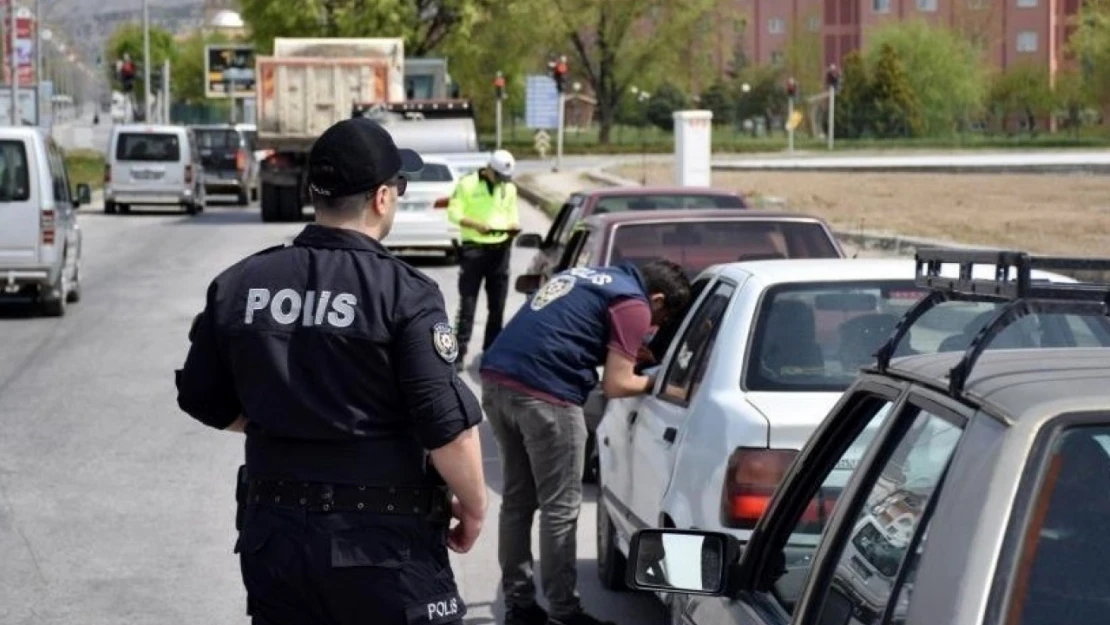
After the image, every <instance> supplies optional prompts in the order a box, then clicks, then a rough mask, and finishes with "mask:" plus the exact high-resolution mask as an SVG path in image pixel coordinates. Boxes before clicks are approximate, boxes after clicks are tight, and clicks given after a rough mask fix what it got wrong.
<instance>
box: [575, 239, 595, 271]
mask: <svg viewBox="0 0 1110 625" xmlns="http://www.w3.org/2000/svg"><path fill="white" fill-rule="evenodd" d="M590 239H591V237H590V233H589V231H585V233H584V234H583V236H582V244H581V245H580V246H578V250H577V252H575V256H574V262H573V263H571V266H572V267H589V266H590V264H591V263H593V262H594V260H595V259H594V248H595V247H597V246H596V245H594V242H593V241H591V240H590Z"/></svg>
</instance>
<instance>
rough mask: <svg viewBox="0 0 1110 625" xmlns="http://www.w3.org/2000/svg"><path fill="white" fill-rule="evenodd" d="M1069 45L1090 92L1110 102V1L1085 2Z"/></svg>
mask: <svg viewBox="0 0 1110 625" xmlns="http://www.w3.org/2000/svg"><path fill="white" fill-rule="evenodd" d="M1068 46H1069V47H1070V49H1071V52H1072V53H1073V54H1075V56H1076V57H1077V58H1078V59H1079V63H1080V66H1081V67H1082V72H1083V74H1082V76H1083V80H1084V83H1085V84H1086V86H1087V87H1086V88H1087V89H1088V90H1089V92H1090V93H1091V94H1093V95H1094V96H1096V97H1097V99H1098V100H1100V101H1102V102H1105V101H1107V100H1108V99H1110V0H1086V2H1084V3H1083V5H1082V7H1081V8H1080V10H1079V25H1078V28H1077V29H1076V31H1075V34H1073V35H1072V36H1071V39H1069V41H1068Z"/></svg>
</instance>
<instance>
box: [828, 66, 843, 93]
mask: <svg viewBox="0 0 1110 625" xmlns="http://www.w3.org/2000/svg"><path fill="white" fill-rule="evenodd" d="M825 86H826V87H828V88H829V89H839V88H840V68H838V67H837V66H836V64H835V63H834V64H832V65H829V69H828V71H827V72H825Z"/></svg>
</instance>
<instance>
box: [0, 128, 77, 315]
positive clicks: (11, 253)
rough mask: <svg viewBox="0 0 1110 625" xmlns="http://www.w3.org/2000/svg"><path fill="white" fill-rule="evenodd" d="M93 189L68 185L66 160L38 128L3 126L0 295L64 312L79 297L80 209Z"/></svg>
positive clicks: (50, 312) (0, 143) (0, 151)
mask: <svg viewBox="0 0 1110 625" xmlns="http://www.w3.org/2000/svg"><path fill="white" fill-rule="evenodd" d="M90 195H91V190H90V189H89V186H88V185H86V184H79V185H77V188H76V194H74V193H73V187H71V186H70V183H69V174H68V173H67V172H66V166H65V159H64V158H63V156H62V151H61V149H59V148H58V146H57V144H56V143H54V140H53V139H52V138H50V136H49V135H48V134H46V132H45V131H44V130H42V129H40V128H27V127H24V128H12V127H8V128H0V297H2V298H3V299H15V300H23V301H28V302H35V303H37V304H39V305H40V306H41V307H42V310H43V312H44V313H46V314H47V315H51V316H61V315H64V314H65V311H66V304H68V303H72V302H76V301H78V300H79V299H80V298H81V230H80V229H79V228H78V226H77V214H76V209H77V207H78V206H80V205H82V204H87V203H88V202H89V199H90Z"/></svg>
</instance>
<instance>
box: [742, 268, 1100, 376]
mask: <svg viewBox="0 0 1110 625" xmlns="http://www.w3.org/2000/svg"><path fill="white" fill-rule="evenodd" d="M926 293H927V291H926V290H924V289H921V288H918V287H916V286H915V285H914V283H913V281H912V280H875V281H859V282H839V283H837V282H827V283H795V284H789V285H782V286H777V287H772V288H770V289H768V290H767V292H766V293H765V294H764V296H763V298H762V300H761V301H760V304H759V311H758V312H757V315H756V325H755V332H754V338H753V340H752V346H751V349H750V350H749V353H748V356H747V359H746V363H745V366H744V378H745V379H744V387H745V388H747V389H748V390H750V391H824V392H836V391H843V390H845V389H847V388H848V386H849V385H850V384H851V383H852V381H853V380H854V379H855V378H856V375H857V373H858V372H859V370H860V368H861V367H865V366H868V365H870V364H872V363H873V362H874V361H875V357H874V356H875V352H876V351H877V350H878V349H879V347H880V346H882V344H883V343H884V342H885V341H886V340H887V339H888V338H889V337H890V335H891V333H892V332H893V331H894V326H895V325H896V324H897V323H898V321H899V319H901V318H902V316H903V315H904V314H905V313H906V312H907V311H908V310H909V309H910V307H912V306H913V305H914V304H916V303H917V302H918V300H920V299H921V298H922V297H924V296H925V294H926ZM1001 305H1002V304H999V303H981V302H945V303H942V304H940V305H938V306H936V307H935V308H933V309H932V310H929V311H928V312H926V313H925V314H924V315H923V316H922V317H921V318H920V319H919V320H918V321H917V322H916V323H915V324H914V325H913V327H912V328H911V329H910V332H909V333H908V334H907V335H906V337H905V338H904V339H903V340H902V341H901V343H899V345H898V348H897V349H896V350H895V353H894V356H895V357H899V356H908V355H912V354H935V353H938V352H945V351H963V350H964V349H966V348H967V346H968V345H969V344H970V343H971V340H972V339H973V338H974V337H975V334H976V333H978V331H979V330H980V329H981V328H982V327H983V326H984V325H986V324H987V323H988V322H989V321H990V320H991V318H993V316H994V315H995V314H997V312H998V310H999V307H1000V306H1001ZM1069 318H1070V319H1071V320H1072V321H1077V322H1079V323H1080V324H1081V325H1082V326H1083V327H1087V328H1093V329H1089V330H1088V333H1087V334H1086V336H1085V338H1083V339H1082V340H1083V341H1084V342H1085V343H1087V344H1090V343H1091V341H1094V342H1095V343H1094V344H1096V345H1101V346H1110V319H1107V318H1105V317H1076V316H1074V315H1059V314H1048V315H1030V316H1028V317H1024V318H1022V319H1019V320H1018V321H1017V322H1015V323H1014V324H1012V325H1010V326H1008V327H1007V328H1006V329H1004V330H1003V331H1002V333H1001V334H999V335H998V337H996V338H995V339H994V340H993V341H991V343H989V344H988V346H987V349H988V350H989V349H1005V348H1019V347H1030V348H1032V347H1070V346H1074V345H1076V344H1077V341H1078V339H1077V338H1076V336H1075V334H1074V333H1073V332H1072V331H1071V329H1070V328H1071V326H1072V321H1068V320H1069Z"/></svg>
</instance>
